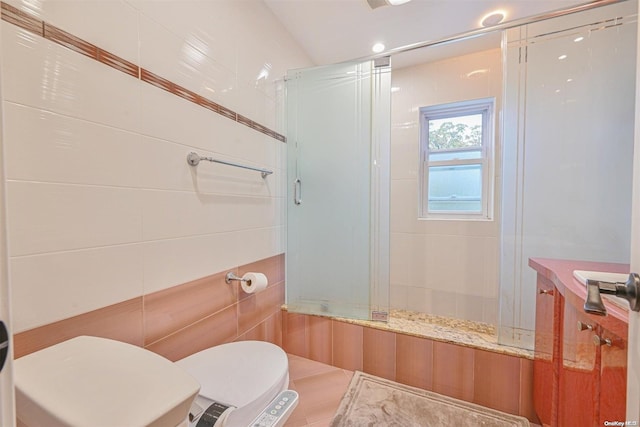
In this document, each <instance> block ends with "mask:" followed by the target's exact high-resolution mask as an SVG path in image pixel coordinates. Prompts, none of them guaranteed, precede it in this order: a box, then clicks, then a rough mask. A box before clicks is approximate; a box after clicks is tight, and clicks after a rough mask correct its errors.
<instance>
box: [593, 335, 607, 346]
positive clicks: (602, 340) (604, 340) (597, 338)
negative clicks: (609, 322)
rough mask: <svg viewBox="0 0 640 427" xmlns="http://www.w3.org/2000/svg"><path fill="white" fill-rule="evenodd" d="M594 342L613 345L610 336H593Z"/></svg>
mask: <svg viewBox="0 0 640 427" xmlns="http://www.w3.org/2000/svg"><path fill="white" fill-rule="evenodd" d="M593 343H594V344H595V345H606V346H607V347H611V340H610V339H609V338H602V337H600V336H598V335H594V336H593Z"/></svg>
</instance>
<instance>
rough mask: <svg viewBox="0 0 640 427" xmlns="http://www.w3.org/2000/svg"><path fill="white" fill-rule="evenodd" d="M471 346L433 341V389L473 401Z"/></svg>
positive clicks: (472, 356)
mask: <svg viewBox="0 0 640 427" xmlns="http://www.w3.org/2000/svg"><path fill="white" fill-rule="evenodd" d="M474 351H475V350H473V349H472V348H468V347H462V346H458V345H454V344H447V343H443V342H435V341H434V343H433V391H435V392H436V393H441V394H444V395H446V396H451V397H455V398H457V399H462V400H466V401H468V402H471V401H473V374H474V370H473V358H474Z"/></svg>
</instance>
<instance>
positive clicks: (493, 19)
mask: <svg viewBox="0 0 640 427" xmlns="http://www.w3.org/2000/svg"><path fill="white" fill-rule="evenodd" d="M506 16H507V14H506V13H505V12H504V11H503V10H494V11H493V12H490V13H487V14H486V15H484V16H483V17H482V19H480V25H482V26H483V27H492V26H494V25H498V24H499V23H501V22H502V21H503V20H504V18H505V17H506Z"/></svg>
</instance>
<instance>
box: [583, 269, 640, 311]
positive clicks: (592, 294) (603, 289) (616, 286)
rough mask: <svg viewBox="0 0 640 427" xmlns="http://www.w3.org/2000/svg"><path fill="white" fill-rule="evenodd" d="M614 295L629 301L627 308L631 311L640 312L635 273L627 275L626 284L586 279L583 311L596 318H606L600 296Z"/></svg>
mask: <svg viewBox="0 0 640 427" xmlns="http://www.w3.org/2000/svg"><path fill="white" fill-rule="evenodd" d="M601 293H602V294H609V295H615V296H617V297H619V298H624V299H626V300H627V301H629V307H630V308H631V310H633V311H640V276H639V275H638V274H636V273H631V274H629V279H627V281H626V282H600V281H598V280H592V279H587V299H586V301H585V302H584V311H586V312H587V313H591V314H597V315H598V316H606V315H607V309H606V308H605V306H604V303H603V302H602V298H601V297H600V294H601Z"/></svg>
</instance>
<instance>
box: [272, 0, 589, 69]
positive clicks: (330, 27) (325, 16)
mask: <svg viewBox="0 0 640 427" xmlns="http://www.w3.org/2000/svg"><path fill="white" fill-rule="evenodd" d="M264 2H265V3H266V4H267V6H268V7H269V8H270V9H271V10H272V11H273V13H274V14H275V15H276V17H277V18H278V19H279V20H280V22H282V24H283V25H284V26H285V27H286V28H287V29H288V30H289V32H290V33H291V35H292V36H293V37H294V38H295V39H296V40H297V41H298V43H300V45H301V46H302V47H303V49H305V50H306V52H307V53H308V55H309V56H310V57H311V59H312V60H313V61H314V62H315V63H316V65H325V64H333V63H336V62H341V61H346V60H350V59H356V58H363V57H367V56H371V55H372V54H373V53H372V52H371V46H372V45H373V44H374V43H376V42H382V43H384V44H385V45H386V48H387V50H388V49H393V48H398V47H402V46H407V45H410V44H413V43H419V42H424V41H433V40H438V39H441V38H444V37H448V36H451V35H455V34H460V33H464V32H468V31H471V30H473V29H477V28H480V20H481V18H482V17H483V16H484V15H486V14H487V13H489V12H492V11H494V10H497V9H501V10H504V11H505V12H507V18H506V20H507V21H512V20H516V19H520V18H524V17H528V16H532V15H537V14H540V13H543V12H547V11H552V10H557V9H564V8H567V7H569V6H573V5H577V4H584V3H585V1H584V0H583V1H580V0H577V1H576V0H413V1H411V2H409V3H406V4H403V5H400V6H393V7H392V6H386V7H380V8H378V9H375V10H372V9H370V8H369V6H368V4H367V1H366V0H264ZM587 3H589V2H587ZM499 42H500V38H499V37H496V36H494V37H483V38H482V39H481V40H474V41H473V42H470V43H473V45H474V49H477V50H480V49H482V46H485V47H484V48H491V47H498V46H499ZM446 49H447V51H449V53H451V45H448V47H447V48H446ZM424 50H425V49H423V51H424ZM430 50H433V49H430ZM402 56H403V61H402V62H408V61H412V62H415V59H412V58H411V57H410V55H409V54H403V55H402ZM398 57H399V56H398ZM393 62H394V67H398V66H399V65H400V63H399V62H398V58H396V57H394V59H393Z"/></svg>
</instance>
